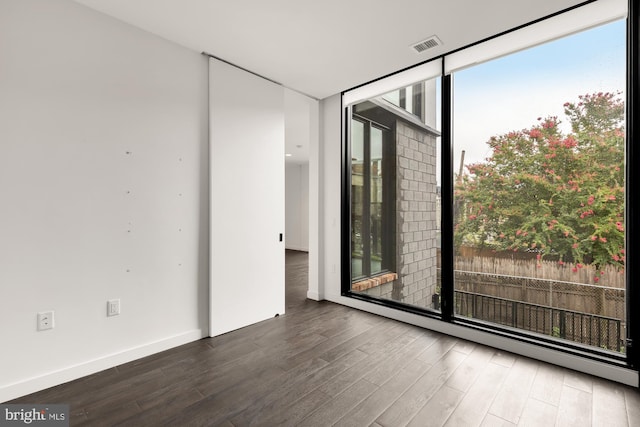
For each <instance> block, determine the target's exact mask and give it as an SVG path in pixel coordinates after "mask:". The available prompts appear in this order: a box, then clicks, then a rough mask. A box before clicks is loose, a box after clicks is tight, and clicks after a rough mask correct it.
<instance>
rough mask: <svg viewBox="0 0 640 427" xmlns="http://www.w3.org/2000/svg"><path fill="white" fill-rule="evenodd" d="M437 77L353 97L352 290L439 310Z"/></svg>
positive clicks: (351, 156) (351, 141) (350, 138)
mask: <svg viewBox="0 0 640 427" xmlns="http://www.w3.org/2000/svg"><path fill="white" fill-rule="evenodd" d="M438 94H439V79H428V80H425V81H421V82H418V83H413V84H411V85H408V86H405V87H402V88H400V89H397V90H394V91H390V92H387V93H384V94H382V95H381V96H376V97H373V98H368V99H365V100H363V101H361V102H358V103H355V104H354V105H352V106H351V107H350V108H349V117H350V125H351V126H350V132H349V141H350V159H349V160H350V170H351V174H350V181H351V185H350V187H351V194H350V200H351V204H350V208H351V211H350V212H351V215H350V217H351V222H350V230H351V283H350V291H352V292H355V293H357V294H359V295H361V296H366V297H372V298H379V299H382V300H386V301H392V302H395V303H400V304H404V305H409V306H415V307H418V308H420V309H428V310H436V311H437V310H439V308H440V294H439V292H440V280H439V277H440V276H439V269H438V237H439V232H440V221H439V218H440V215H439V212H440V203H439V201H440V200H439V196H440V192H439V187H438V179H437V172H438V170H439V169H438V167H437V164H438V153H439V150H438V144H439V142H440V138H439V132H438V131H437V130H436V129H434V128H433V127H431V126H430V124H431V125H435V124H436V122H437V112H438V108H437V104H438V103H437V102H436V100H437V99H438Z"/></svg>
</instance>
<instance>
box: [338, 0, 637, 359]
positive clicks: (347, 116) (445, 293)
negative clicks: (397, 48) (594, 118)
mask: <svg viewBox="0 0 640 427" xmlns="http://www.w3.org/2000/svg"><path fill="white" fill-rule="evenodd" d="M593 1H595V0H590V1H585V2H583V3H580V4H578V5H575V6H573V7H570V8H567V9H565V10H562V11H560V12H558V13H554V14H552V15H549V16H545V17H542V18H540V19H537V20H535V21H532V22H529V23H527V24H524V25H521V26H518V27H516V28H513V29H510V30H508V31H504V32H502V33H499V34H496V35H494V36H492V37H488V38H486V39H483V40H480V41H478V42H476V43H472V44H470V45H468V46H464V47H462V48H460V49H456V50H454V51H450V52H447V53H444V54H442V55H440V56H438V57H435V58H431V59H430V60H428V61H425V62H423V63H421V64H416V66H418V65H422V64H424V63H426V62H429V61H433V60H441V61H442V64H443V65H442V68H443V69H442V76H441V82H442V86H441V87H442V89H441V99H440V101H441V111H442V113H441V142H440V143H441V159H440V161H441V173H442V180H441V201H442V217H441V218H442V219H441V220H442V223H441V227H442V228H441V229H442V240H441V266H442V269H441V274H442V276H441V281H442V289H441V298H442V299H441V311H440V312H434V311H432V310H429V309H422V308H419V307H415V306H409V305H406V304H402V303H397V302H393V301H382V300H378V299H374V298H368V297H366V296H364V297H363V296H362V295H360V294H357V293H355V292H352V291H351V256H350V254H351V247H350V246H351V245H350V241H351V231H350V221H351V216H350V197H349V194H350V188H351V183H350V170H351V168H350V162H349V159H350V156H349V150H350V146H349V145H350V144H349V133H350V126H348V125H347V126H345V123H349V120H351V115H352V112H351V107H350V106H348V107H345V108H344V109H343V113H344V115H343V116H342V120H343V123H342V126H341V129H342V130H343V135H342V141H343V142H342V151H343V157H342V158H343V165H342V171H343V172H342V184H343V185H342V197H341V201H342V202H341V230H342V231H341V235H342V239H341V250H342V257H341V267H342V280H341V291H342V295H343V296H347V297H352V298H359V299H365V300H367V301H369V302H372V303H375V304H380V305H384V306H387V307H391V308H395V309H399V310H402V311H406V312H411V313H416V314H420V315H423V316H427V317H434V318H437V319H439V320H442V321H444V322H447V323H453V324H458V325H462V326H466V327H469V328H472V329H475V330H479V331H485V332H490V333H492V334H495V335H498V336H504V337H507V338H510V339H514V340H516V341H521V342H527V343H531V344H534V345H537V346H540V347H544V348H549V349H554V350H560V351H563V352H565V353H569V354H573V355H576V356H580V357H584V358H586V359H591V360H596V361H599V362H604V363H608V364H612V365H616V366H620V367H624V368H630V369H633V370H636V371H638V370H640V351H639V350H638V348H637V346H638V345H640V310H637V309H636V308H637V307H640V288H638V289H634V288H633V286H632V284H633V283H635V282H636V281H637V276H638V274H637V273H636V269H635V267H634V266H635V260H636V258H640V257H637V256H636V255H635V252H636V248H640V246H638V245H637V244H636V243H635V242H636V241H637V239H636V238H635V236H636V235H637V234H638V232H637V229H638V225H637V224H638V221H639V219H640V213H639V211H638V210H637V209H634V207H633V206H632V204H631V203H629V201H630V200H633V198H634V189H635V188H640V187H639V185H640V170H639V169H640V168H635V169H634V168H633V165H638V164H640V147H639V148H635V149H634V144H633V141H634V140H635V138H636V134H637V133H638V132H639V129H640V127H639V125H638V120H639V119H638V117H639V115H638V113H637V111H636V110H637V107H636V106H638V105H640V80H639V79H640V61H639V60H638V58H639V57H640V5H639V4H637V2H635V1H634V0H629V1H628V14H627V19H626V25H627V40H626V45H627V88H626V99H625V105H626V123H625V128H626V140H625V144H626V153H627V155H626V163H625V173H626V176H625V191H626V203H625V217H626V218H625V219H626V231H625V239H626V250H627V259H626V264H625V277H626V283H627V286H626V292H627V297H626V307H627V309H626V321H627V337H626V353H625V354H623V355H620V356H617V355H611V354H606V353H605V352H603V351H600V350H599V349H597V348H593V349H591V348H587V347H586V346H582V345H574V344H572V343H570V342H563V343H562V344H559V343H558V342H557V341H554V340H552V339H546V338H545V337H544V336H537V335H534V334H529V333H523V332H520V331H517V330H510V329H508V328H504V327H501V326H500V325H493V324H487V323H485V322H481V321H475V320H473V319H464V318H459V317H458V318H456V316H455V314H454V304H453V302H454V281H453V260H454V257H453V254H454V245H453V213H454V212H453V172H454V167H453V144H452V119H453V117H452V107H453V105H452V90H453V89H452V76H451V75H450V74H446V73H445V70H444V58H445V57H446V56H447V55H450V54H452V53H454V52H457V51H460V50H463V49H466V48H468V47H471V46H474V45H477V44H481V43H483V42H486V41H488V40H491V39H494V38H497V37H500V36H503V35H505V34H508V33H510V32H513V31H516V30H519V29H521V28H524V27H527V26H530V25H534V24H536V23H538V22H541V21H543V20H545V19H548V18H550V17H553V16H556V15H561V14H563V13H566V12H568V11H571V10H574V9H577V8H580V7H582V6H584V5H586V4H589V3H592V2H593ZM401 71H404V70H400V71H398V72H401ZM394 74H395V73H394ZM384 77H387V76H384ZM384 77H381V78H384Z"/></svg>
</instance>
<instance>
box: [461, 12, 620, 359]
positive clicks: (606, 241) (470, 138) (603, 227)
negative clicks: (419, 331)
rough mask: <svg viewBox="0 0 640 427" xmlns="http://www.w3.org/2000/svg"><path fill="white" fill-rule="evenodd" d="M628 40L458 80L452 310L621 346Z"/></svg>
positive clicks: (569, 45)
mask: <svg viewBox="0 0 640 427" xmlns="http://www.w3.org/2000/svg"><path fill="white" fill-rule="evenodd" d="M625 40H626V36H625V23H624V21H620V22H615V23H612V24H608V25H605V26H602V27H598V28H594V29H591V30H589V31H586V32H583V33H579V34H575V35H573V36H570V37H566V38H563V39H560V40H557V41H554V42H551V43H548V44H545V45H541V46H537V47H535V48H532V49H528V50H526V51H522V52H519V53H516V54H513V55H509V56H506V57H503V58H500V59H497V60H494V61H491V62H487V63H485V64H482V65H478V66H475V67H472V68H469V69H466V70H464V71H460V72H458V73H456V74H455V76H454V84H455V90H454V94H455V100H454V106H455V109H454V119H455V121H454V132H453V134H454V136H455V141H454V150H455V151H454V152H455V157H454V158H455V159H456V164H455V166H456V170H455V171H456V177H455V193H454V210H455V218H454V224H455V229H454V240H455V286H454V287H455V312H456V315H458V316H463V317H470V318H474V319H478V320H482V321H487V322H492V323H497V324H500V325H504V326H507V327H513V328H517V329H520V330H524V331H528V332H531V333H536V334H543V335H547V336H550V337H556V338H559V339H564V340H567V341H572V342H574V343H580V344H584V345H587V346H592V347H596V348H599V349H604V350H609V351H613V352H618V353H620V352H624V351H625V348H624V337H625V335H626V333H625V283H624V274H623V271H624V260H625V233H624V230H625V219H624V206H625V195H624V187H625V182H624V169H625V153H624V146H625V129H624V99H625V95H624V90H625V86H626V84H625V67H626V65H625V51H626V47H625ZM458 168H459V169H458Z"/></svg>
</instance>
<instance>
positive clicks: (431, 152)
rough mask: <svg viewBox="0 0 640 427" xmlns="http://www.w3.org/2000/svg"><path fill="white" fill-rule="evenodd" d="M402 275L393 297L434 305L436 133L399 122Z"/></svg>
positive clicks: (399, 252) (399, 255)
mask: <svg viewBox="0 0 640 427" xmlns="http://www.w3.org/2000/svg"><path fill="white" fill-rule="evenodd" d="M396 143H397V147H396V168H397V169H396V170H397V173H396V186H397V188H396V196H397V197H396V198H397V202H396V203H397V206H396V212H397V214H396V215H397V217H396V221H397V243H396V251H397V254H396V261H397V265H398V268H397V269H398V270H397V273H398V276H399V277H398V280H397V281H396V284H395V287H394V292H395V294H394V296H393V299H395V300H398V301H401V302H404V303H407V304H412V305H417V306H420V307H431V306H432V295H433V294H435V291H436V283H437V280H436V227H437V225H436V136H435V135H433V134H431V133H428V132H427V131H426V130H423V129H419V128H417V127H413V126H410V125H408V124H405V123H404V122H401V121H399V122H398V124H397V126H396Z"/></svg>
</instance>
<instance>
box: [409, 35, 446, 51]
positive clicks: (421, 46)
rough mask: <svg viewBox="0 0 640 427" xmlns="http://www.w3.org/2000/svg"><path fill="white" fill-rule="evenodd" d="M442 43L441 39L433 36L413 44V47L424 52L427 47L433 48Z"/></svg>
mask: <svg viewBox="0 0 640 427" xmlns="http://www.w3.org/2000/svg"><path fill="white" fill-rule="evenodd" d="M441 44H442V42H441V41H440V39H439V38H438V37H436V36H431V37H429V38H428V39H426V40H423V41H421V42H418V43H416V44H414V45H412V46H411V47H412V48H414V49H415V50H416V52H418V53H420V52H424V51H425V50H427V49H432V48H434V47H436V46H440V45H441Z"/></svg>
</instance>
